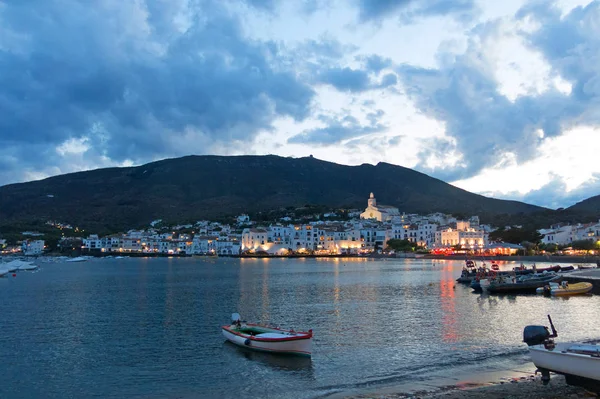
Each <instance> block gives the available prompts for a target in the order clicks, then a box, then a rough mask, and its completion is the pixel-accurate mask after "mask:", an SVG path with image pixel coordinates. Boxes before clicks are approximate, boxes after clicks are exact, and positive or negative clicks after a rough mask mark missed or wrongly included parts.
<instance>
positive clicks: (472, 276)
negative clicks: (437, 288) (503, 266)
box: [456, 264, 561, 291]
mask: <svg viewBox="0 0 600 399" xmlns="http://www.w3.org/2000/svg"><path fill="white" fill-rule="evenodd" d="M470 265H471V264H469V265H466V266H464V267H463V269H462V272H461V274H460V277H459V278H457V279H456V282H457V283H463V284H471V283H472V282H473V281H474V280H479V279H481V278H482V275H485V274H489V273H490V272H494V273H497V275H498V276H523V275H530V274H536V273H543V272H558V271H560V270H561V266H558V265H556V266H550V267H547V268H542V269H537V268H531V269H528V268H526V267H525V266H524V265H521V266H520V267H515V268H514V269H513V270H512V271H507V270H505V271H495V270H489V269H487V268H486V267H485V265H484V266H482V267H473V266H470ZM483 278H485V277H483ZM472 288H474V289H475V290H476V291H478V290H479V288H475V287H472Z"/></svg>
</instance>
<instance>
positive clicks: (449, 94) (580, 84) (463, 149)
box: [397, 2, 600, 180]
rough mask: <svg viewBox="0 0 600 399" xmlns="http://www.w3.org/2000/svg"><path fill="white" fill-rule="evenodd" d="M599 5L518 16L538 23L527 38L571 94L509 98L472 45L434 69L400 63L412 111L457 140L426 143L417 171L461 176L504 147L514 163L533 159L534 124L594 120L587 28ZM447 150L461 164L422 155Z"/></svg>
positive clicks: (593, 36)
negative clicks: (437, 165)
mask: <svg viewBox="0 0 600 399" xmlns="http://www.w3.org/2000/svg"><path fill="white" fill-rule="evenodd" d="M599 7H600V3H598V2H596V3H593V4H590V5H589V6H588V7H586V8H576V9H574V10H573V11H572V12H571V13H570V14H568V15H567V16H566V17H564V18H561V17H560V12H559V11H558V10H555V9H548V8H547V7H542V8H541V9H539V10H538V9H534V8H529V9H527V10H523V11H522V12H521V13H520V14H519V15H521V16H525V15H527V16H529V17H531V18H532V19H533V20H538V21H539V22H540V23H541V28H540V29H539V30H538V31H536V32H534V33H533V34H526V35H527V36H526V38H527V40H528V42H529V43H530V44H531V46H532V47H533V48H534V49H539V50H541V51H542V52H543V54H544V56H545V57H546V59H547V60H548V62H549V63H550V65H551V67H552V73H554V74H556V75H560V76H562V77H563V78H566V79H567V80H568V81H570V82H572V83H573V91H572V93H570V94H564V93H562V92H559V91H558V90H556V89H554V88H551V89H548V90H547V91H545V92H544V93H543V94H539V95H526V96H520V97H518V98H517V99H516V100H515V101H514V102H511V101H510V100H509V99H508V98H506V97H505V96H503V95H502V94H500V93H499V92H498V85H497V83H496V82H495V80H494V78H493V75H492V74H491V73H490V72H489V71H485V70H482V68H481V66H479V65H480V63H478V62H476V61H475V60H477V59H478V58H479V57H480V56H481V51H482V49H479V48H476V47H475V48H473V47H472V48H470V49H469V50H467V52H466V53H465V54H464V55H459V56H454V58H453V61H452V62H444V63H442V64H443V66H442V67H440V68H438V69H425V68H420V67H414V66H406V65H405V66H401V67H399V68H398V69H397V72H398V76H399V78H400V81H401V82H402V83H403V85H404V89H405V91H406V93H407V94H408V95H409V96H410V97H411V98H412V100H413V102H414V103H415V105H416V106H417V108H418V109H419V111H420V112H422V113H423V114H425V115H427V116H429V117H431V118H434V119H436V120H438V121H440V122H443V123H444V124H445V128H446V134H447V135H448V136H451V137H453V138H454V139H455V141H456V147H454V145H453V144H451V143H449V142H448V140H447V139H439V142H434V143H431V145H430V146H428V148H427V149H426V150H424V151H423V152H422V153H421V154H420V158H421V160H422V161H421V164H420V165H419V166H418V168H419V169H420V170H423V171H426V172H428V173H432V174H434V175H435V176H436V177H440V178H442V179H446V180H455V179H460V178H467V177H470V176H473V175H476V174H477V173H478V172H479V171H480V170H481V169H482V168H485V167H489V166H494V165H496V164H497V163H498V162H499V160H500V159H501V158H500V156H501V155H502V154H503V153H505V152H513V153H514V154H516V156H517V161H518V162H523V161H526V160H528V159H531V158H532V157H534V156H536V155H537V149H538V146H539V145H540V143H541V141H540V138H539V136H538V135H537V134H536V131H537V130H538V129H543V131H544V136H545V137H552V136H556V135H559V134H561V133H562V132H563V131H564V130H565V129H568V128H569V127H572V126H573V125H575V124H578V123H579V124H581V123H592V124H593V123H598V122H600V117H599V116H600V112H599V111H598V110H599V107H598V105H600V104H599V102H598V99H599V94H600V75H599V74H600V67H599V66H598V65H600V63H599V62H594V61H592V60H600V42H599V40H600V39H599V37H600V36H599V35H597V28H595V27H594V25H593V24H594V23H596V22H597V21H598V19H599V17H600V15H599V14H598V13H599V11H598V9H599ZM536 11H539V12H536ZM594 21H596V22H594ZM493 29H496V27H495V25H494V24H488V25H486V26H482V27H479V28H478V30H479V33H480V34H486V32H485V31H486V30H493ZM561 34H564V38H560V37H561ZM559 38H560V39H559ZM555 45H556V46H555ZM453 149H457V150H458V151H459V152H460V153H462V154H463V163H462V165H460V166H458V167H456V168H454V169H450V168H445V169H443V170H440V169H429V168H428V167H427V166H426V165H427V163H426V159H427V158H428V157H429V156H431V155H434V156H436V157H438V158H439V157H443V156H444V154H447V153H448V152H449V151H451V150H453Z"/></svg>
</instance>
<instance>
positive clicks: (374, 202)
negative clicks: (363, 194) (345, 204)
mask: <svg viewBox="0 0 600 399" xmlns="http://www.w3.org/2000/svg"><path fill="white" fill-rule="evenodd" d="M367 206H368V207H369V208H374V207H376V206H377V200H375V196H374V195H373V193H371V195H370V196H369V200H368V201H367Z"/></svg>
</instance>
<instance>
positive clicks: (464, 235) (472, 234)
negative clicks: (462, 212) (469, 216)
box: [436, 221, 488, 249]
mask: <svg viewBox="0 0 600 399" xmlns="http://www.w3.org/2000/svg"><path fill="white" fill-rule="evenodd" d="M487 244H488V235H487V233H486V232H485V231H484V230H480V229H475V228H472V227H471V226H470V223H469V222H468V221H457V222H456V228H455V229H453V228H451V227H447V228H444V229H441V230H440V231H438V233H437V234H436V245H439V246H442V247H451V246H454V245H460V246H462V247H464V248H465V249H483V248H484V247H485V246H486V245H487Z"/></svg>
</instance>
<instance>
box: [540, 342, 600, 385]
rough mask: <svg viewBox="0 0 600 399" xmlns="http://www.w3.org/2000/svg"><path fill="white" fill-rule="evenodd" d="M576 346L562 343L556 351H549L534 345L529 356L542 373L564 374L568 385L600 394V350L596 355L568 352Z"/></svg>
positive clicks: (599, 349)
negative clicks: (581, 387)
mask: <svg viewBox="0 0 600 399" xmlns="http://www.w3.org/2000/svg"><path fill="white" fill-rule="evenodd" d="M576 346H578V345H577V344H573V343H561V344H556V348H555V349H554V350H548V349H546V348H545V347H544V345H533V346H530V347H529V354H530V356H531V360H532V361H533V364H535V366H536V367H537V368H538V369H540V370H541V371H551V372H553V373H557V374H563V375H565V376H566V377H567V383H571V382H572V385H581V386H584V387H587V388H588V389H592V390H594V391H595V392H600V348H598V349H596V352H595V354H594V353H593V351H590V352H589V353H590V354H581V353H572V352H569V351H567V350H568V349H570V348H573V347H576ZM584 346H585V347H596V345H584ZM570 381H571V382H570Z"/></svg>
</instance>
